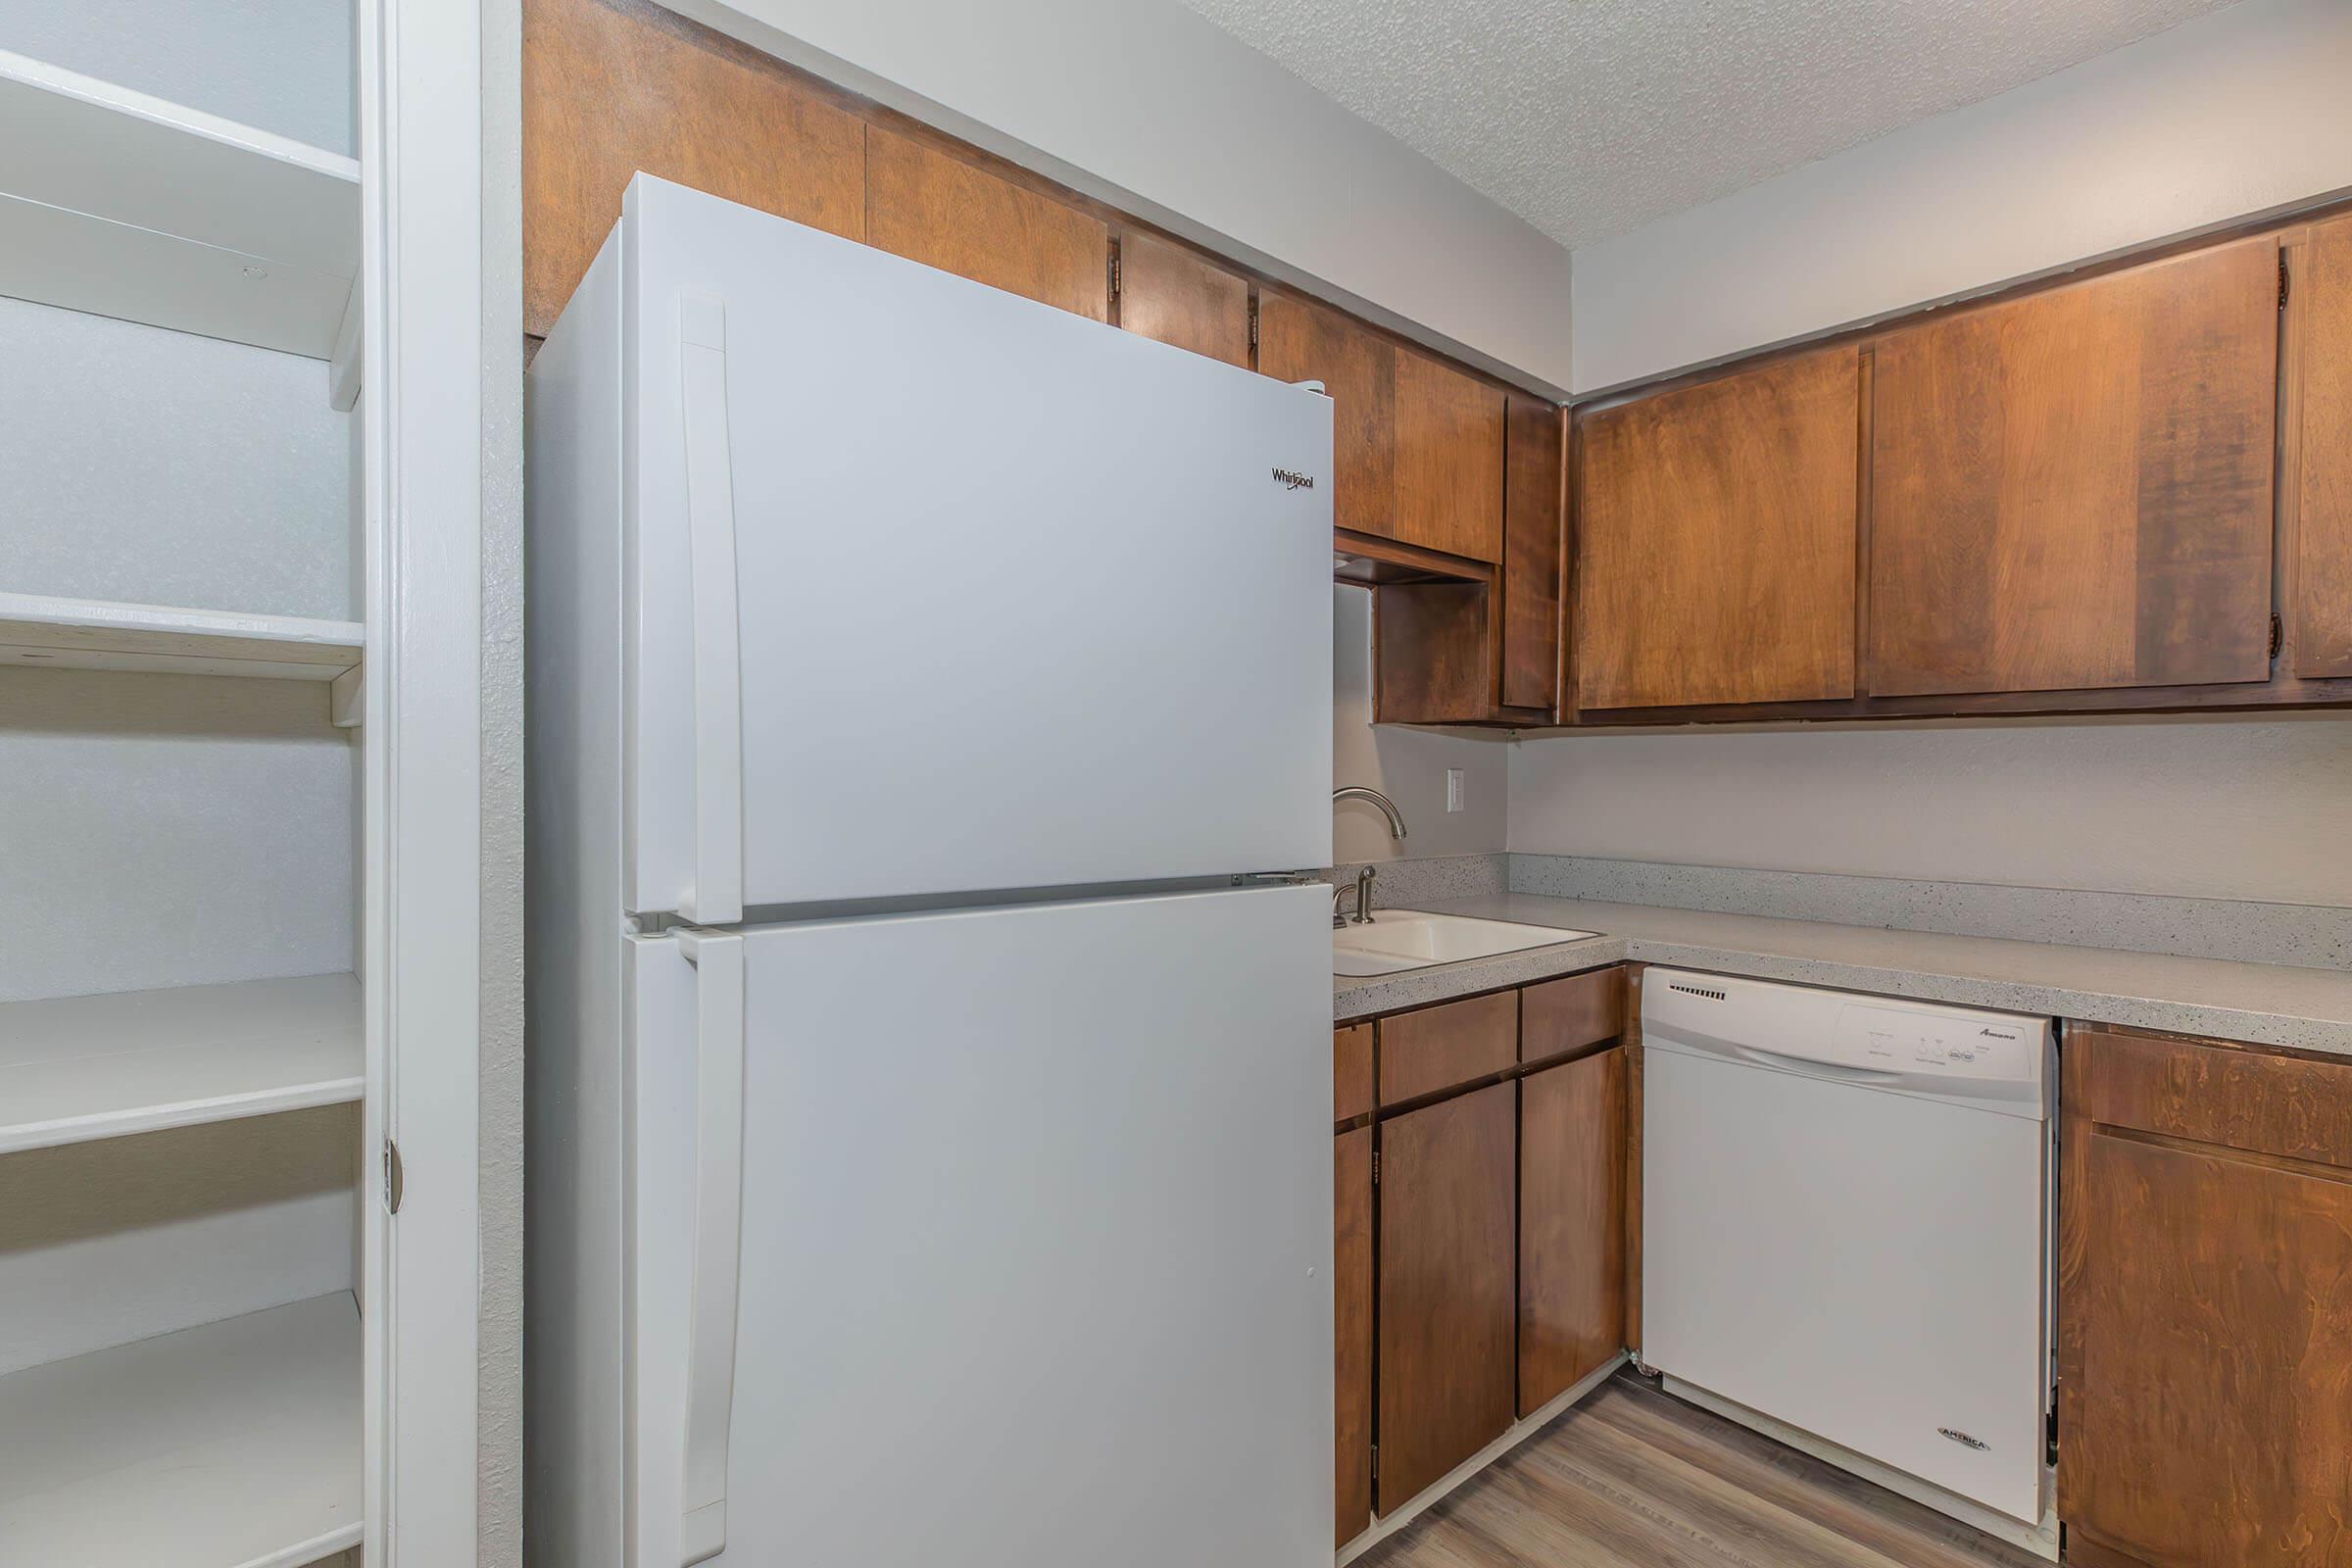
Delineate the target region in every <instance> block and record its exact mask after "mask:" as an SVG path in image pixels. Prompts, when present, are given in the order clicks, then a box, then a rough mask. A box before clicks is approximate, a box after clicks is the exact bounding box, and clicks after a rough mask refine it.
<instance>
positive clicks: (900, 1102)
mask: <svg viewBox="0 0 2352 1568" xmlns="http://www.w3.org/2000/svg"><path fill="white" fill-rule="evenodd" d="M1327 903H1328V899H1327V896H1326V894H1325V893H1324V891H1323V890H1322V889H1321V888H1317V887H1307V888H1263V889H1254V890H1250V891H1241V892H1216V893H1198V894H1181V895H1168V896H1163V897H1154V898H1139V899H1121V900H1103V901H1099V902H1092V903H1069V904H1037V905H1026V906H1014V907H1003V908H997V909H992V910H986V911H962V912H954V913H934V914H919V915H891V916H877V917H870V918H865V919H858V920H838V921H822V922H809V923H803V924H793V925H777V926H763V927H754V928H752V929H750V930H748V931H746V932H745V933H743V934H742V935H741V936H740V937H735V936H732V935H726V936H722V937H720V938H718V939H717V943H718V947H719V949H720V950H721V951H718V952H714V951H713V948H712V945H711V943H710V942H708V941H707V942H706V943H705V944H704V950H703V952H702V953H700V954H699V955H696V956H695V958H696V961H691V962H690V961H689V957H688V956H687V955H686V954H685V953H683V952H682V951H681V949H680V945H679V943H678V941H677V939H676V938H675V937H661V938H633V939H629V940H630V960H629V974H630V982H629V985H630V991H631V994H632V995H631V1002H630V1006H631V1009H632V1011H631V1016H632V1029H631V1036H632V1042H633V1043H632V1046H631V1049H630V1052H629V1062H630V1074H631V1082H632V1091H631V1102H630V1103H631V1107H632V1109H631V1115H630V1121H631V1137H632V1139H633V1149H632V1158H631V1161H630V1168H631V1172H632V1177H631V1180H632V1182H633V1184H634V1185H633V1188H632V1199H631V1204H632V1209H633V1212H632V1215H631V1219H630V1223H629V1224H628V1226H627V1232H628V1235H629V1236H630V1238H631V1241H630V1259H629V1262H628V1265H627V1267H628V1274H629V1279H630V1282H631V1300H632V1310H631V1314H630V1316H631V1322H632V1330H631V1340H630V1343H631V1347H632V1348H631V1351H630V1357H629V1359H630V1373H629V1378H630V1385H631V1397H630V1398H629V1400H628V1407H629V1408H630V1409H631V1410H632V1411H633V1412H634V1414H633V1420H634V1422H635V1427H634V1434H635V1435H634V1441H633V1443H632V1444H631V1445H630V1449H631V1452H632V1453H633V1454H634V1455H635V1459H634V1469H633V1474H632V1476H631V1479H630V1483H629V1484H630V1486H631V1488H632V1499H631V1500H632V1506H631V1507H630V1508H629V1509H628V1510H627V1513H628V1517H629V1518H630V1519H631V1520H632V1521H633V1526H632V1528H633V1529H634V1530H635V1531H636V1532H637V1540H636V1543H635V1549H634V1555H633V1556H632V1557H631V1558H630V1559H629V1560H631V1561H634V1562H637V1563H639V1564H641V1565H645V1568H653V1565H656V1564H667V1563H677V1562H682V1561H685V1560H689V1559H690V1558H692V1557H694V1556H696V1555H698V1554H699V1553H701V1552H703V1551H707V1550H711V1549H713V1548H716V1549H718V1550H719V1555H718V1556H717V1557H716V1558H715V1559H713V1560H715V1561H717V1562H719V1563H721V1564H722V1565H723V1564H727V1563H742V1564H747V1565H748V1564H759V1565H760V1568H792V1565H796V1564H808V1565H827V1568H830V1565H836V1564H848V1563H858V1564H867V1565H872V1568H917V1565H930V1564H937V1563H956V1564H958V1565H961V1568H1100V1565H1102V1564H1104V1563H1118V1564H1121V1565H1123V1568H1199V1565H1201V1564H1203V1563H1247V1564H1250V1568H1309V1565H1318V1568H1328V1565H1329V1563H1330V1561H1331V1494H1332V1446H1331V1409H1332V1296H1331V1267H1330V1260H1331V1253H1332V1235H1331V1214H1332V1200H1331V1159H1330V1151H1329V1133H1330V1117H1331V1079H1330V1065H1329V1054H1328V1048H1327V1046H1326V1041H1327V1038H1328V1030H1329V1028H1330V992H1329V982H1328V981H1327V980H1326V979H1325V978H1324V972H1323V965H1324V957H1323V955H1324V950H1325V948H1326V946H1327V942H1328V935H1329V926H1328V921H1327V918H1326V905H1327ZM729 942H735V943H739V944H740V963H741V969H740V981H738V980H737V978H736V971H734V970H732V969H730V968H728V967H727V964H728V963H729V962H730V961H732V960H731V958H730V957H729V956H727V955H725V953H724V952H723V948H724V945H725V944H726V943H729ZM714 957H717V958H718V959H719V966H718V967H717V968H715V969H714V968H713V967H712V964H713V958H714ZM698 965H699V966H698ZM738 983H739V984H740V986H741V993H740V997H739V998H738V997H737V995H736V992H735V990H734V987H735V986H736V985H737V984H738ZM737 1005H739V1006H740V1008H741V1014H740V1016H741V1018H742V1020H743V1042H742V1067H741V1071H742V1080H741V1086H740V1100H739V1103H727V1102H726V1101H725V1099H724V1098H723V1096H721V1095H719V1093H718V1092H717V1091H716V1090H715V1089H714V1087H713V1085H712V1083H711V1077H710V1066H711V1062H712V1061H713V1060H714V1059H716V1060H725V1059H728V1053H727V1050H726V1048H725V1046H724V1045H723V1043H721V1044H719V1045H718V1046H717V1047H716V1048H715V1049H714V1048H713V1044H712V1042H711V1039H710V1038H709V1035H710V1034H711V1031H710V1030H709V1029H706V1028H705V1027H704V1023H705V1021H706V1020H705V1018H704V1016H703V1011H704V1009H706V1008H716V1009H717V1012H718V1015H719V1017H720V1018H721V1020H722V1021H725V1020H730V1019H731V1018H732V1017H733V1016H734V1014H733V1013H732V1012H731V1011H729V1009H730V1008H732V1007H734V1006H737ZM738 1125H739V1126H740V1130H741V1144H740V1150H741V1163H740V1176H739V1180H740V1182H741V1221H740V1226H739V1228H738V1229H737V1230H736V1232H735V1233H734V1235H735V1237H736V1238H737V1240H738V1251H737V1253H736V1255H735V1257H734V1258H733V1259H732V1260H730V1259H728V1258H727V1257H725V1256H722V1255H714V1254H713V1251H712V1248H713V1245H714V1243H715V1242H716V1241H719V1240H723V1237H718V1236H714V1233H713V1232H712V1229H711V1226H710V1225H709V1224H708V1223H707V1221H708V1219H709V1216H710V1215H711V1214H712V1213H713V1212H718V1213H722V1214H723V1213H725V1212H726V1211H727V1208H726V1204H725V1202H724V1201H723V1200H722V1201H718V1202H716V1203H715V1204H714V1203H713V1201H712V1197H713V1195H712V1193H711V1183H712V1182H713V1181H714V1180H715V1179H716V1176H715V1175H714V1170H716V1169H717V1168H718V1167H723V1165H724V1163H725V1162H724V1160H723V1159H716V1158H711V1157H709V1153H710V1152H709V1150H708V1149H707V1148H700V1147H698V1137H697V1129H698V1127H701V1128H709V1127H713V1126H715V1127H718V1128H720V1129H721V1131H722V1135H723V1134H724V1133H725V1132H726V1131H727V1130H729V1129H730V1128H732V1127H734V1126H738ZM721 1142H722V1145H723V1143H724V1137H723V1136H722V1140H721ZM730 1267H732V1269H733V1271H734V1274H735V1277H736V1278H738V1279H739V1280H740V1285H739V1288H738V1291H739V1295H738V1299H737V1300H736V1302H735V1303H734V1304H735V1305H736V1307H737V1310H736V1312H735V1314H734V1316H733V1323H734V1325H735V1334H734V1338H733V1341H732V1350H731V1353H732V1380H731V1388H728V1389H722V1390H721V1391H720V1397H719V1398H718V1399H717V1400H716V1401H715V1404H714V1401H713V1400H712V1399H711V1397H710V1392H709V1390H708V1388H707V1386H706V1383H705V1381H704V1378H703V1376H702V1372H703V1370H704V1369H706V1368H707V1366H708V1360H707V1352H708V1350H709V1348H710V1344H711V1342H710V1340H709V1339H708V1337H706V1336H704V1335H703V1328H704V1326H705V1325H706V1324H716V1323H723V1322H725V1321H726V1314H725V1313H724V1312H722V1311H717V1310H713V1303H711V1301H709V1300H707V1299H704V1298H705V1297H707V1296H708V1295H709V1293H710V1292H711V1290H715V1289H720V1288H721V1287H722V1286H723V1282H724V1281H725V1279H726V1278H727V1275H728V1272H729V1269H730ZM698 1291H699V1294H698ZM714 1407H715V1408H716V1409H718V1410H719V1411H721V1412H722V1419H723V1431H722V1432H721V1433H720V1439H721V1450H722V1451H723V1452H724V1454H725V1475H726V1482H727V1484H726V1489H725V1495H724V1497H723V1498H722V1499H713V1498H712V1497H711V1495H708V1493H707V1491H702V1490H691V1489H692V1486H693V1478H694V1477H695V1475H696V1473H697V1468H698V1462H700V1461H707V1459H708V1456H709V1455H710V1453H711V1446H710V1443H709V1436H710V1434H709V1430H708V1424H707V1422H706V1421H704V1420H703V1419H702V1417H703V1416H705V1415H707V1414H708V1413H709V1412H710V1411H711V1409H713V1408H714ZM714 1501H715V1502H716V1503H717V1504H718V1506H717V1508H716V1509H715V1511H714V1507H713V1504H714ZM720 1521H723V1525H721V1524H720V1523H719V1522H720ZM714 1528H723V1540H722V1539H718V1538H716V1537H714V1536H712V1535H711V1534H710V1533H709V1532H711V1530H712V1529H714ZM691 1532H702V1534H700V1535H695V1534H691Z"/></svg>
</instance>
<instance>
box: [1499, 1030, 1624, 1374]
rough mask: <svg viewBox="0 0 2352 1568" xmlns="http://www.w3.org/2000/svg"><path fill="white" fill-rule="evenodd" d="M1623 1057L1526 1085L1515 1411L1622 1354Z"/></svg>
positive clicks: (1559, 1070) (1600, 1059)
mask: <svg viewBox="0 0 2352 1568" xmlns="http://www.w3.org/2000/svg"><path fill="white" fill-rule="evenodd" d="M1625 1127H1626V1085H1625V1050H1624V1048H1623V1047H1612V1048H1610V1049H1609V1050H1607V1051H1604V1052H1601V1053H1600V1054H1597V1055H1593V1056H1585V1057H1583V1058H1581V1059H1579V1060H1576V1061H1571V1062H1568V1063H1566V1064H1565V1065H1562V1066H1558V1067H1547V1068H1545V1069H1544V1071H1542V1072H1537V1073H1530V1074H1528V1076H1527V1077H1525V1078H1523V1079H1521V1080H1520V1082H1519V1413H1520V1414H1521V1415H1523V1416H1524V1415H1529V1414H1532V1413H1533V1412H1534V1411H1536V1410H1537V1409H1539V1408H1541V1407H1542V1406H1543V1405H1544V1403H1546V1402H1547V1401H1549V1400H1551V1399H1553V1398H1556V1397H1558V1396H1559V1395H1560V1394H1562V1393H1564V1392H1565V1391H1566V1390H1568V1389H1570V1388H1573V1387H1574V1386H1575V1385H1576V1383H1577V1382H1578V1380H1580V1379H1582V1378H1584V1377H1586V1376H1588V1375H1589V1374H1591V1373H1592V1372H1593V1371H1594V1370H1595V1369H1596V1368H1598V1367H1599V1366H1600V1365H1601V1364H1602V1363H1603V1362H1605V1361H1607V1360H1608V1359H1609V1358H1610V1357H1611V1356H1613V1355H1615V1354H1616V1353H1617V1352H1618V1351H1620V1350H1622V1349H1624V1348H1625Z"/></svg>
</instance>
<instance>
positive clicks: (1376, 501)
mask: <svg viewBox="0 0 2352 1568" xmlns="http://www.w3.org/2000/svg"><path fill="white" fill-rule="evenodd" d="M1257 368H1258V369H1259V370H1260V371H1261V372H1262V373H1264V374H1266V375H1270V376H1272V377H1274V379H1276V380H1277V381H1320V382H1322V383H1323V389H1324V390H1325V391H1326V392H1329V393H1330V394H1331V399H1332V411H1331V417H1332V429H1331V443H1332V448H1333V452H1332V462H1333V465H1334V466H1336V467H1337V468H1338V470H1339V477H1338V480H1337V482H1336V483H1335V484H1334V486H1333V488H1332V496H1331V510H1332V522H1333V524H1334V526H1336V527H1341V528H1346V529H1348V530H1349V531H1351V532H1354V533H1368V534H1375V535H1378V536H1379V537H1381V538H1384V539H1385V538H1390V537H1393V536H1394V535H1395V534H1396V531H1397V348H1396V345H1395V344H1393V343H1391V342H1389V341H1388V340H1387V339H1386V338H1383V337H1377V336H1375V335H1374V334H1372V333H1370V332H1368V331H1366V330H1364V328H1362V327H1360V326H1358V325H1356V324H1355V323H1354V322H1353V321H1350V320H1348V319H1347V318H1346V317H1344V316H1341V315H1340V314H1339V313H1338V312H1336V311H1327V310H1325V309H1324V308H1323V307H1321V306H1320V305H1315V304H1312V303H1310V302H1308V301H1306V300H1302V299H1297V298H1294V297H1293V296H1291V295H1288V294H1278V293H1275V292H1274V291H1273V290H1271V289H1261V290H1260V291H1259V293H1258V301H1257Z"/></svg>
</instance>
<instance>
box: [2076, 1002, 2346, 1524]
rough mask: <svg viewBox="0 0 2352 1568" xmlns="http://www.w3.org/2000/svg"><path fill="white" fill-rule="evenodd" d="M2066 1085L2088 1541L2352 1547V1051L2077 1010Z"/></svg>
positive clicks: (2082, 1498)
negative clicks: (2204, 1038) (2345, 1053)
mask: <svg viewBox="0 0 2352 1568" xmlns="http://www.w3.org/2000/svg"><path fill="white" fill-rule="evenodd" d="M2065 1093H2066V1101H2067V1109H2066V1128H2065V1135H2066V1143H2065V1159H2066V1169H2065V1180H2064V1185H2063V1199H2062V1203H2063V1207H2062V1216H2063V1218H2062V1226H2061V1244H2060V1268H2059V1305H2060V1314H2061V1328H2060V1336H2059V1344H2060V1349H2059V1372H2060V1385H2059V1387H2060V1412H2059V1472H2058V1512H2059V1517H2060V1518H2061V1519H2062V1520H2064V1521H2065V1522H2066V1525H2067V1529H2068V1532H2069V1541H2070V1544H2075V1545H2078V1546H2080V1547H2082V1548H2084V1549H2082V1550H2078V1551H2077V1552H2076V1555H2077V1557H2078V1558H2080V1559H2081V1560H2086V1561H2096V1562H2099V1563H2102V1564H2128V1563H2134V1562H2136V1563H2144V1564H2146V1565H2148V1568H2334V1565H2341V1564H2345V1563H2352V1063H2341V1062H2326V1061H2316V1060H2308V1059H2303V1058H2297V1057H2290V1056H2280V1055H2278V1054H2270V1053H2265V1052H2260V1051H2254V1050H2247V1049H2240V1048H2233V1047H2228V1046H2221V1045H2213V1044H2202V1043H2195V1042H2187V1041H2180V1040H2175V1039H2164V1038H2155V1037H2148V1036H2140V1035H2133V1034H2131V1033H2128V1032H2124V1031H2111V1030H2083V1029H2080V1028H2078V1029H2076V1030H2074V1031H2072V1032H2070V1035H2069V1039H2068V1047H2067V1059H2066V1082H2065Z"/></svg>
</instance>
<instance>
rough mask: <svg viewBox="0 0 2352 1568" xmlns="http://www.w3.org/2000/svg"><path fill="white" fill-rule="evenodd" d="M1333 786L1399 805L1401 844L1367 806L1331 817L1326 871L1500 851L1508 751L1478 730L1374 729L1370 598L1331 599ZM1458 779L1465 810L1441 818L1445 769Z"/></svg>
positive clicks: (1348, 806) (1358, 804) (1348, 591)
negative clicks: (1363, 788) (1370, 792)
mask: <svg viewBox="0 0 2352 1568" xmlns="http://www.w3.org/2000/svg"><path fill="white" fill-rule="evenodd" d="M1331 594H1332V603H1331V635H1332V649H1331V677H1332V694H1331V772H1332V787H1333V788H1334V789H1337V788H1339V787H1340V786H1341V785H1344V784H1368V785H1370V786H1371V787H1372V788H1374V789H1376V790H1379V791H1380V792H1381V793H1382V794H1384V795H1386V796H1388V797H1389V799H1391V800H1393V801H1395V802H1396V803H1397V811H1398V813H1399V814H1401V815H1402V816H1403V817H1404V825H1405V828H1406V830H1407V835H1408V836H1407V837H1406V838H1405V840H1404V842H1403V843H1401V844H1399V843H1397V841H1396V840H1394V839H1392V838H1391V837H1390V836H1389V824H1388V819H1387V818H1386V817H1384V816H1382V815H1381V814H1380V808H1378V807H1376V806H1374V805H1373V804H1372V803H1371V802H1369V801H1345V802H1342V803H1341V804H1340V805H1339V806H1337V807H1335V808H1333V813H1334V814H1333V816H1332V827H1331V854H1332V863H1333V864H1335V865H1345V864H1348V862H1349V861H1353V860H1396V859H1423V858H1428V857H1430V856H1434V855H1493V854H1495V853H1497V852H1499V851H1500V850H1501V849H1502V848H1503V837H1504V813H1505V809H1506V790H1507V783H1506V777H1505V774H1506V767H1507V757H1508V754H1509V752H1510V747H1509V746H1508V745H1507V744H1505V742H1504V741H1503V739H1502V738H1501V737H1500V736H1488V735H1484V734H1481V733H1479V732H1477V731H1472V730H1463V731H1452V730H1432V729H1400V728H1397V727H1396V726H1394V725H1391V726H1388V727H1385V728H1380V729H1375V728H1374V727H1373V725H1372V593H1371V590H1369V589H1366V588H1351V587H1345V586H1340V587H1334V588H1333V589H1332V591H1331ZM1449 767H1458V768H1460V769H1461V770H1462V809H1461V810H1459V811H1447V810H1446V769H1447V768H1449Z"/></svg>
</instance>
